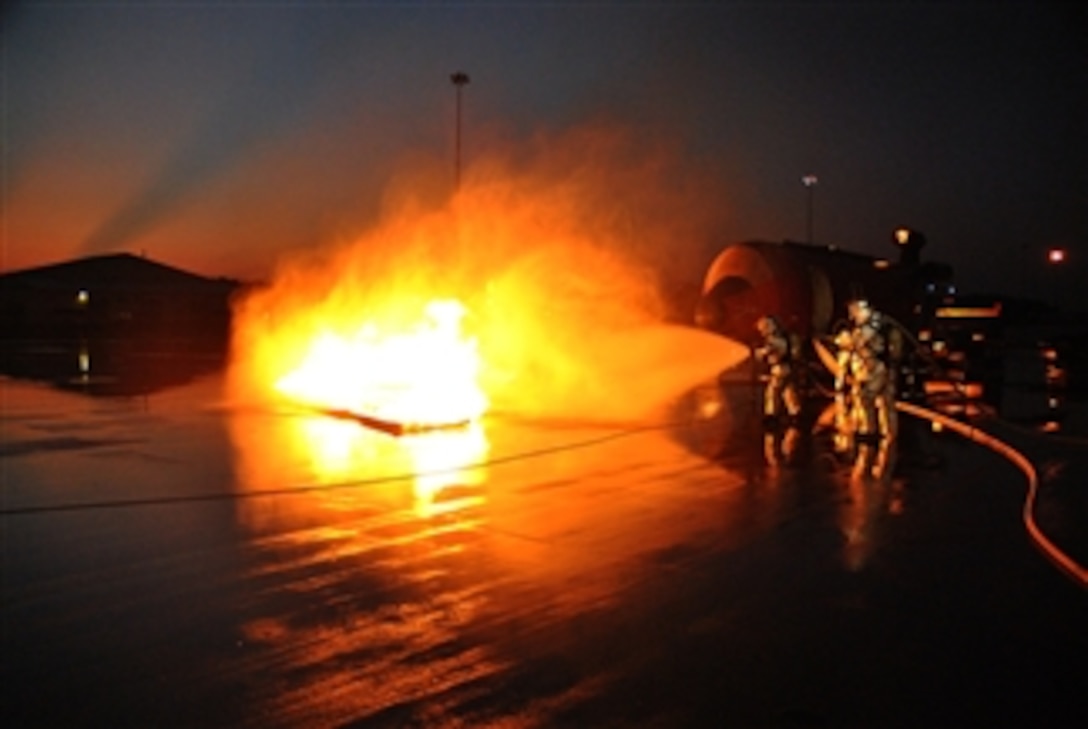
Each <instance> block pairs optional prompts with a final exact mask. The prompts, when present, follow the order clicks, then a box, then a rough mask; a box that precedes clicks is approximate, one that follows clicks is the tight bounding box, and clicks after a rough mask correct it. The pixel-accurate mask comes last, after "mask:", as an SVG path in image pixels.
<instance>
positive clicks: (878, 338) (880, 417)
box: [842, 299, 897, 439]
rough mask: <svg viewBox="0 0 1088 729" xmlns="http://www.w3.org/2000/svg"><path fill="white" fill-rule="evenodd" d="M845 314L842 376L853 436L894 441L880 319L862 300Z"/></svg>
mask: <svg viewBox="0 0 1088 729" xmlns="http://www.w3.org/2000/svg"><path fill="white" fill-rule="evenodd" d="M848 313H849V317H850V323H851V328H850V330H849V337H846V338H844V339H843V342H842V343H843V344H845V345H846V349H847V352H848V356H847V357H846V358H845V361H846V362H847V363H848V366H847V367H846V368H845V369H846V372H845V373H843V375H842V376H844V377H845V378H846V381H848V382H849V384H850V406H851V408H852V410H853V412H852V414H851V416H850V418H851V420H852V422H853V426H854V433H855V435H856V436H857V437H859V438H869V439H873V438H879V437H885V438H889V439H890V438H894V437H895V434H896V429H897V419H896V414H895V393H894V387H895V385H894V378H893V365H892V363H891V362H889V356H890V347H889V341H888V340H889V336H888V332H887V327H886V326H885V322H884V321H883V316H882V315H881V314H880V312H878V311H875V310H874V309H873V308H872V306H871V305H870V304H869V302H868V301H866V300H865V299H855V300H854V301H851V302H850V304H849V305H848ZM844 417H845V415H844Z"/></svg>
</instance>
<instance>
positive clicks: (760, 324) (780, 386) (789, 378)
mask: <svg viewBox="0 0 1088 729" xmlns="http://www.w3.org/2000/svg"><path fill="white" fill-rule="evenodd" d="M756 329H757V330H758V331H759V334H760V336H762V337H763V344H762V345H761V346H759V347H756V349H755V355H756V357H757V358H758V359H759V360H760V361H761V362H763V364H764V366H765V367H766V369H767V384H766V387H765V389H764V391H763V416H764V418H766V419H768V420H773V419H776V418H778V416H779V415H781V414H782V408H783V407H784V408H785V411H786V415H788V416H789V417H790V418H791V419H793V418H796V417H797V416H798V415H799V414H800V412H801V399H800V397H799V396H798V394H797V384H796V381H795V374H796V373H795V372H794V364H795V363H794V359H795V358H796V354H797V352H796V345H795V344H794V343H793V342H792V341H791V337H790V335H789V333H788V332H787V331H786V330H785V329H784V328H783V327H782V325H781V324H780V323H779V322H778V320H777V319H776V318H775V317H773V316H765V317H762V318H760V319H759V321H757V322H756Z"/></svg>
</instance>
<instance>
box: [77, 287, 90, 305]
mask: <svg viewBox="0 0 1088 729" xmlns="http://www.w3.org/2000/svg"><path fill="white" fill-rule="evenodd" d="M90 300H91V294H90V292H88V291H87V289H80V290H79V292H78V293H77V294H76V303H77V304H79V305H80V306H86V305H87V304H88V303H89V302H90Z"/></svg>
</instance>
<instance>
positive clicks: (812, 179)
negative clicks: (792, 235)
mask: <svg viewBox="0 0 1088 729" xmlns="http://www.w3.org/2000/svg"><path fill="white" fill-rule="evenodd" d="M817 182H818V180H817V179H816V175H811V174H810V175H805V176H804V177H802V178H801V184H802V185H804V186H805V189H806V190H808V195H807V206H808V207H807V214H806V216H805V235H806V237H807V239H808V244H809V245H812V213H813V211H812V205H813V197H814V196H815V195H816V183H817Z"/></svg>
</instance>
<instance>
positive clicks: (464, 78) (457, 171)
mask: <svg viewBox="0 0 1088 729" xmlns="http://www.w3.org/2000/svg"><path fill="white" fill-rule="evenodd" d="M450 81H452V82H453V85H454V86H455V87H456V89H457V121H456V129H457V130H456V137H455V141H454V162H453V179H454V185H455V188H456V189H460V187H461V87H463V86H464V85H465V84H467V83H468V82H469V78H468V74H467V73H465V72H464V71H457V72H455V73H452V74H450Z"/></svg>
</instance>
